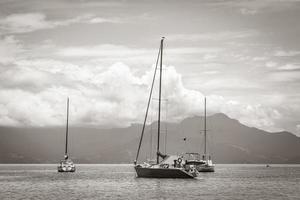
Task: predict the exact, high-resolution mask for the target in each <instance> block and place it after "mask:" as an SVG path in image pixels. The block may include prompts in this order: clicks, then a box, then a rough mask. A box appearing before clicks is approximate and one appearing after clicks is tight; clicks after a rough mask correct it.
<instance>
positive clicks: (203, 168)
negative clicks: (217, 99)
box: [196, 97, 215, 172]
mask: <svg viewBox="0 0 300 200" xmlns="http://www.w3.org/2000/svg"><path fill="white" fill-rule="evenodd" d="M206 132H207V129H206V97H205V98H204V154H203V156H202V160H201V161H202V162H203V164H199V165H196V169H197V171H198V172H214V171H215V165H214V164H213V162H212V160H211V156H210V155H208V154H207V133H206Z"/></svg>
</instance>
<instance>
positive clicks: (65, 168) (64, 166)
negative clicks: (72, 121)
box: [57, 98, 76, 172]
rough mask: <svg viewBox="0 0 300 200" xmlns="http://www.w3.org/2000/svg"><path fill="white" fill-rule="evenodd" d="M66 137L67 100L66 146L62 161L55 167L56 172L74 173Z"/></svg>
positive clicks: (67, 129) (67, 127)
mask: <svg viewBox="0 0 300 200" xmlns="http://www.w3.org/2000/svg"><path fill="white" fill-rule="evenodd" d="M68 135H69V98H68V100H67V126H66V144H65V156H64V159H63V160H61V161H60V162H59V165H58V167H57V171H58V172H75V170H76V168H75V165H74V163H73V161H72V160H71V159H70V158H69V155H68Z"/></svg>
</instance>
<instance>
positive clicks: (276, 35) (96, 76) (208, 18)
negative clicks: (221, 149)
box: [0, 0, 300, 136]
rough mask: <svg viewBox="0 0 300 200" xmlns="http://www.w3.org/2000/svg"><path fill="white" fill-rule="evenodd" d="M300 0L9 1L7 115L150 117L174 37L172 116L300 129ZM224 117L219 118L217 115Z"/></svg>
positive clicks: (2, 31)
mask: <svg viewBox="0 0 300 200" xmlns="http://www.w3.org/2000/svg"><path fill="white" fill-rule="evenodd" d="M299 19H300V1H298V0H285V1H283V0H256V1H255V0H253V1H246V0H245V1H242V0H241V1H222V0H219V1H212V0H207V1H184V0H182V1H143V0H139V1H125V0H124V1H112V0H109V1H96V0H91V1H88V0H86V1H85V0H81V1H79V0H78V1H76V0H72V1H71V0H69V1H67V0H51V1H41V0H26V1H17V0H1V1H0V71H1V74H0V125H2V126H53V125H63V124H64V123H65V109H66V98H67V97H68V96H69V97H70V99H71V100H70V102H71V105H70V122H71V124H73V125H78V126H108V127H116V126H117V127H123V126H128V125H130V124H131V123H142V121H143V116H144V112H145V108H146V100H147V98H148V93H149V84H150V82H151V78H152V74H153V67H154V63H155V60H156V56H157V52H158V47H159V40H160V38H161V37H162V36H165V37H166V40H165V51H164V57H165V59H164V71H163V73H164V83H163V84H164V85H163V89H164V92H163V98H164V99H168V114H167V115H168V119H169V120H171V121H174V120H181V119H182V118H184V117H187V116H193V115H202V114H203V97H204V95H205V96H207V101H208V111H209V114H213V113H216V112H223V113H225V114H227V115H228V116H230V117H232V118H235V119H238V120H239V121H240V122H242V123H245V124H246V125H248V126H254V127H257V128H261V129H264V130H268V131H280V130H288V131H292V132H293V133H295V134H297V135H298V136H300V93H299V91H300V37H299V36H300V26H299ZM212 124H213V122H212Z"/></svg>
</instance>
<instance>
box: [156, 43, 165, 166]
mask: <svg viewBox="0 0 300 200" xmlns="http://www.w3.org/2000/svg"><path fill="white" fill-rule="evenodd" d="M164 39H165V37H162V39H161V41H160V67H159V97H158V122H157V150H156V154H157V155H156V163H157V164H158V163H159V153H160V152H159V139H160V109H161V79H162V56H163V45H164Z"/></svg>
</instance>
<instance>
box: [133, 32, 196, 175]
mask: <svg viewBox="0 0 300 200" xmlns="http://www.w3.org/2000/svg"><path fill="white" fill-rule="evenodd" d="M163 41H164V37H163V38H162V39H161V42H160V48H159V52H158V57H157V61H156V67H155V71H154V76H153V80H152V85H151V90H150V95H149V99H148V105H147V109H146V115H145V118H144V124H143V128H142V133H141V138H140V141H139V146H138V150H137V155H136V159H135V161H134V164H135V166H134V169H135V171H136V174H137V177H144V178H194V177H196V176H197V174H198V172H197V170H196V169H195V167H194V166H193V165H186V164H185V163H184V161H183V159H182V157H181V156H176V155H163V154H162V153H161V152H160V150H159V148H160V145H159V143H160V125H161V124H160V111H161V82H162V56H163ZM159 59H160V68H159V71H160V76H159V98H158V102H159V103H158V125H157V126H158V130H157V150H156V163H151V162H144V163H143V164H137V160H138V156H139V152H140V148H141V144H142V140H143V136H144V131H145V126H146V121H147V116H148V111H149V105H150V102H151V97H152V91H153V86H154V82H155V76H156V71H157V66H158V61H159ZM160 158H162V160H161V161H160Z"/></svg>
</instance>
